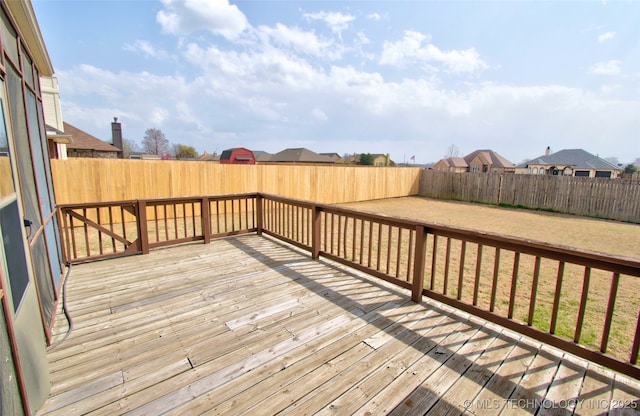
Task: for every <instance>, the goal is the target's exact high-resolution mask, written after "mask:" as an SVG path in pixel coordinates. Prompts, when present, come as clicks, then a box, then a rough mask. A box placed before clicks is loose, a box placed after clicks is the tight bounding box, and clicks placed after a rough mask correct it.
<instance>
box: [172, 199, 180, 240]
mask: <svg viewBox="0 0 640 416" xmlns="http://www.w3.org/2000/svg"><path fill="white" fill-rule="evenodd" d="M177 205H178V204H176V203H174V204H173V227H174V228H175V237H176V240H177V239H178V228H180V227H178V206H177Z"/></svg>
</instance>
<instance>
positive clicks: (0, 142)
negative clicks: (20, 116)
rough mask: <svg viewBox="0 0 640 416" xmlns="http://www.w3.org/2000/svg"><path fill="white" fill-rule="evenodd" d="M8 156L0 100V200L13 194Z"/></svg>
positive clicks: (5, 130)
mask: <svg viewBox="0 0 640 416" xmlns="http://www.w3.org/2000/svg"><path fill="white" fill-rule="evenodd" d="M9 156H10V155H9V139H8V138H7V126H6V125H5V124H4V107H3V106H2V101H1V100H0V199H2V197H4V196H7V195H10V194H12V193H14V192H15V186H14V184H13V173H12V172H11V159H10V157H9Z"/></svg>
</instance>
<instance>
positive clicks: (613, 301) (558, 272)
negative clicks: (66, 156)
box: [60, 193, 640, 379]
mask: <svg viewBox="0 0 640 416" xmlns="http://www.w3.org/2000/svg"><path fill="white" fill-rule="evenodd" d="M112 211H113V212H116V211H119V212H121V214H122V215H123V218H125V222H123V223H121V224H119V223H116V222H114V221H113V219H112V218H114V216H113V215H110V213H111V212H112ZM169 212H172V213H173V215H168V213H169ZM60 214H61V217H62V218H61V224H62V228H63V233H62V234H63V239H64V248H65V256H66V259H67V261H69V262H79V261H87V260H92V259H98V258H106V257H113V256H118V255H127V254H136V253H148V252H149V250H150V249H151V248H154V247H161V246H167V245H172V244H179V243H184V242H188V241H195V240H203V241H204V242H205V243H206V242H209V241H210V239H212V238H216V237H223V236H230V235H235V234H242V233H250V232H255V233H258V234H267V235H270V236H272V237H274V238H277V239H280V240H283V241H285V242H288V243H291V244H294V245H295V246H297V247H299V248H302V249H304V250H307V251H309V252H310V253H311V256H312V258H314V259H319V258H320V257H325V258H328V259H331V260H334V261H337V262H339V263H342V264H345V265H347V266H350V267H353V268H355V269H357V270H360V271H362V272H364V273H367V274H369V275H372V276H375V277H378V278H381V279H384V280H386V281H388V282H391V283H394V284H396V285H398V286H401V287H403V288H406V289H410V290H411V291H412V298H413V299H414V300H415V301H417V302H419V301H420V300H421V299H422V296H423V295H424V296H427V297H430V298H433V299H436V300H438V301H441V302H443V303H446V304H448V305H451V306H454V307H456V308H459V309H461V310H463V311H466V312H468V313H471V314H474V315H477V316H480V317H482V318H484V319H487V320H489V321H492V322H494V323H497V324H499V325H502V326H504V327H506V328H509V329H511V330H513V331H516V332H519V333H522V334H525V335H527V336H530V337H533V338H535V339H538V340H540V341H543V342H545V343H548V344H550V345H553V346H555V347H558V348H561V349H564V350H566V351H569V352H571V353H573V354H576V355H578V356H580V357H583V358H585V359H588V360H591V361H594V362H597V363H599V364H602V365H605V366H607V367H610V368H613V369H615V370H617V371H620V372H622V373H625V374H627V375H630V376H633V377H635V378H638V379H640V367H638V350H639V347H640V299H639V298H638V296H637V294H638V293H640V279H639V278H640V260H638V259H632V258H626V257H620V256H612V255H606V254H600V253H594V252H589V251H584V250H577V249H571V248H567V247H562V246H555V245H551V244H546V243H539V242H532V241H529V240H524V239H519V238H511V237H505V236H501V235H496V234H490V233H483V232H478V231H473V230H467V229H464V228H457V227H447V226H442V225H435V224H430V223H425V222H420V221H413V220H407V219H399V218H393V217H389V216H384V215H374V214H370V213H365V212H360V211H355V210H351V209H345V208H340V207H336V206H330V205H323V204H316V203H311V202H307V201H300V200H293V199H288V198H283V197H277V196H272V195H267V194H260V193H253V194H237V195H224V196H213V197H200V198H173V199H157V200H135V201H122V202H113V203H102V204H79V205H66V206H62V207H60ZM92 216H93V217H94V218H96V219H97V220H96V221H94V220H91V219H89V217H92Z"/></svg>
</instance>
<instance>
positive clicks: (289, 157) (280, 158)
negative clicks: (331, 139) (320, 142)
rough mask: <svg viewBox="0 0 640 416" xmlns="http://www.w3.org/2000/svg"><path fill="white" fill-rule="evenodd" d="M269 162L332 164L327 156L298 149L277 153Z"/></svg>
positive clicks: (301, 148) (302, 148)
mask: <svg viewBox="0 0 640 416" xmlns="http://www.w3.org/2000/svg"><path fill="white" fill-rule="evenodd" d="M270 162H300V163H333V160H332V159H331V158H330V157H328V156H324V155H319V154H317V153H315V152H312V151H311V150H309V149H305V148H304V147H300V148H297V149H285V150H283V151H281V152H278V153H276V154H275V155H273V156H271V160H270Z"/></svg>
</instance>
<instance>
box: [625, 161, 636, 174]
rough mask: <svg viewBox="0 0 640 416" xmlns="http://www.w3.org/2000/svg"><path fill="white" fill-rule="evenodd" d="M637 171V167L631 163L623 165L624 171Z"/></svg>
mask: <svg viewBox="0 0 640 416" xmlns="http://www.w3.org/2000/svg"><path fill="white" fill-rule="evenodd" d="M637 171H638V168H637V167H636V166H635V165H634V164H633V163H629V164H628V165H627V166H625V167H624V173H636V172H637Z"/></svg>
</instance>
